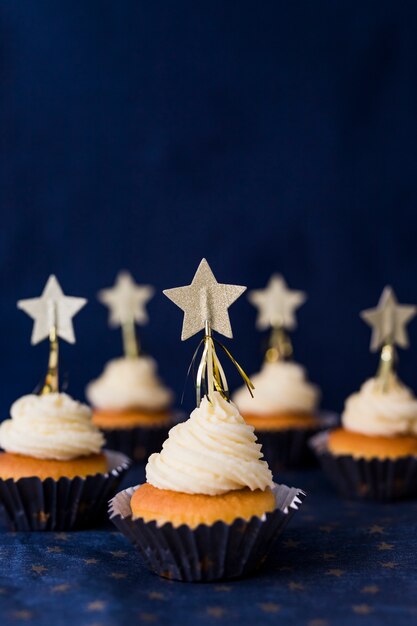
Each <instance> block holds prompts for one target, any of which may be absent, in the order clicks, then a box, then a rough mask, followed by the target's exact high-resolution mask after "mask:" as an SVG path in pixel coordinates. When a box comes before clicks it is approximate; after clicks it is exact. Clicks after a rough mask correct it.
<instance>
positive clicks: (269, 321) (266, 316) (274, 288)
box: [248, 274, 307, 330]
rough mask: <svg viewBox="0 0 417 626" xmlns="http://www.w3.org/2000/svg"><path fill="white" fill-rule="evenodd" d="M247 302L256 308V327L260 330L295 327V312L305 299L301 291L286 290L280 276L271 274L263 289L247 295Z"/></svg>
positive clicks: (285, 285)
mask: <svg viewBox="0 0 417 626" xmlns="http://www.w3.org/2000/svg"><path fill="white" fill-rule="evenodd" d="M248 299H249V301H250V302H251V303H252V304H253V305H254V306H256V307H257V309H258V317H257V320H256V326H257V327H258V328H259V329H260V330H265V329H267V328H270V327H271V328H277V327H281V328H285V329H287V330H292V329H293V328H295V327H296V325H297V322H296V318H295V311H296V309H298V307H300V306H301V305H302V304H303V303H304V302H305V301H306V299H307V296H306V294H305V293H304V292H303V291H294V290H291V289H288V287H287V283H286V282H285V280H284V278H283V277H282V276H281V275H280V274H273V275H272V276H271V278H270V279H269V282H268V285H267V286H266V288H265V289H255V290H253V291H250V292H249V294H248Z"/></svg>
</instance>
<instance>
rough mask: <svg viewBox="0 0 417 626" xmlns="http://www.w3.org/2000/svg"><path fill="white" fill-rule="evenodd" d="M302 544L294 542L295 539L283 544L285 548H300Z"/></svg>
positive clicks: (287, 540)
mask: <svg viewBox="0 0 417 626" xmlns="http://www.w3.org/2000/svg"><path fill="white" fill-rule="evenodd" d="M300 543H301V542H300V541H294V539H286V540H285V541H283V542H282V545H283V546H284V548H298V546H299V545H300Z"/></svg>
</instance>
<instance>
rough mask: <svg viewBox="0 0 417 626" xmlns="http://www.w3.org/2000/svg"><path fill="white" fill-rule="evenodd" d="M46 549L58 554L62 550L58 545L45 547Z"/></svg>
mask: <svg viewBox="0 0 417 626" xmlns="http://www.w3.org/2000/svg"><path fill="white" fill-rule="evenodd" d="M46 551H47V552H49V553H50V554H59V553H60V552H62V548H60V547H59V546H52V547H50V548H46Z"/></svg>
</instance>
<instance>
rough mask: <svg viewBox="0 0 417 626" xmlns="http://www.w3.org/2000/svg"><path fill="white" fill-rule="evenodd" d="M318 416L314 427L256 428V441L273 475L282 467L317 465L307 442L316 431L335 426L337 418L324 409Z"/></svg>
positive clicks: (292, 467) (293, 467) (294, 467)
mask: <svg viewBox="0 0 417 626" xmlns="http://www.w3.org/2000/svg"><path fill="white" fill-rule="evenodd" d="M318 418H319V423H318V425H317V426H316V427H314V428H287V429H285V430H264V429H262V430H256V436H257V438H258V442H259V443H260V444H261V445H262V453H263V455H264V458H265V460H266V461H267V463H268V465H269V467H270V469H271V471H272V473H273V474H274V475H275V474H276V473H277V472H280V471H281V470H283V469H296V468H298V469H301V468H307V467H313V466H314V465H317V460H316V457H315V455H314V454H313V452H312V450H311V448H310V446H309V445H308V442H309V440H310V439H311V437H313V435H315V434H316V433H318V432H320V431H322V430H324V429H328V428H330V427H332V426H335V425H336V423H337V419H338V418H337V415H336V414H335V413H330V412H324V411H323V412H322V413H320V414H319V416H318Z"/></svg>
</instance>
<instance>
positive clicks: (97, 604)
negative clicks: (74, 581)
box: [87, 600, 107, 611]
mask: <svg viewBox="0 0 417 626" xmlns="http://www.w3.org/2000/svg"><path fill="white" fill-rule="evenodd" d="M106 604H107V603H106V602H103V600H94V602H89V603H88V604H87V611H104V609H105V608H106Z"/></svg>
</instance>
